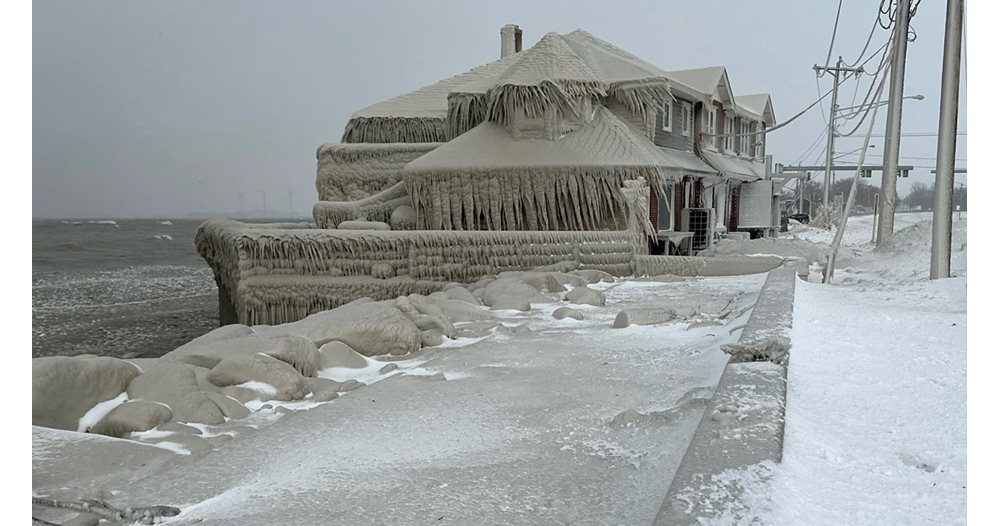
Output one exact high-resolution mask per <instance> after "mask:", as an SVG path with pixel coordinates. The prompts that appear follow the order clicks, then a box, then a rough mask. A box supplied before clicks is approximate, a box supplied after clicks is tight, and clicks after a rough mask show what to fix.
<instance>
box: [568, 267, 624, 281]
mask: <svg viewBox="0 0 1000 526" xmlns="http://www.w3.org/2000/svg"><path fill="white" fill-rule="evenodd" d="M570 274H571V275H574V276H580V277H581V278H583V279H585V280H587V282H588V283H591V284H593V283H614V282H615V277H614V276H612V275H611V274H608V273H607V272H604V271H603V270H597V269H581V270H574V271H572V272H570Z"/></svg>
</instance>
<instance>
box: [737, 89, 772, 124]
mask: <svg viewBox="0 0 1000 526" xmlns="http://www.w3.org/2000/svg"><path fill="white" fill-rule="evenodd" d="M736 105H737V106H739V107H741V108H743V109H744V110H746V111H748V112H750V113H752V114H754V115H758V116H760V117H762V118H763V119H764V120H765V122H767V123H768V124H769V125H772V126H773V125H774V123H775V122H776V119H775V118H774V108H772V107H771V95H770V94H768V93H757V94H754V95H739V96H737V97H736Z"/></svg>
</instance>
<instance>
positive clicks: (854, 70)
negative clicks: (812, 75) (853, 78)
mask: <svg viewBox="0 0 1000 526" xmlns="http://www.w3.org/2000/svg"><path fill="white" fill-rule="evenodd" d="M813 71H822V72H823V73H829V72H831V71H836V72H837V73H841V72H847V73H854V74H855V75H860V74H862V73H864V72H865V68H864V66H859V67H856V68H847V67H838V66H820V65H819V64H815V65H813Z"/></svg>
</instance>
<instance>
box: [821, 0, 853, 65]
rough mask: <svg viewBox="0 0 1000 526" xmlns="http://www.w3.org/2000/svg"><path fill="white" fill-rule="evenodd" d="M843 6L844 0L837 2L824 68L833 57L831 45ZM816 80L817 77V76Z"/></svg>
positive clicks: (834, 38)
mask: <svg viewBox="0 0 1000 526" xmlns="http://www.w3.org/2000/svg"><path fill="white" fill-rule="evenodd" d="M843 6H844V0H840V1H839V2H837V18H834V19H833V34H832V35H830V50H829V51H827V52H826V64H825V66H824V67H826V66H829V65H830V57H832V56H833V43H834V42H836V40H837V26H838V25H840V8H841V7H843ZM862 54H864V53H862ZM817 78H819V77H818V76H817Z"/></svg>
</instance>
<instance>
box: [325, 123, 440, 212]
mask: <svg viewBox="0 0 1000 526" xmlns="http://www.w3.org/2000/svg"><path fill="white" fill-rule="evenodd" d="M441 144H442V143H440V142H425V143H389V144H339V143H335V144H324V145H322V146H320V147H319V148H317V149H316V190H317V192H319V200H320V201H357V200H360V199H364V198H366V197H369V196H371V195H374V194H376V193H378V192H381V191H382V190H385V189H386V188H389V187H391V186H392V185H394V184H396V183H398V182H399V181H400V177H401V176H400V170H402V169H403V166H405V165H406V164H407V163H409V162H410V161H412V160H414V159H416V158H417V157H420V156H421V155H424V154H425V153H427V152H429V151H431V150H434V149H435V148H437V147H438V146H440V145H441ZM352 219H353V218H352Z"/></svg>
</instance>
